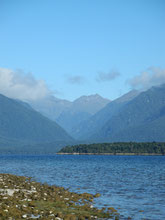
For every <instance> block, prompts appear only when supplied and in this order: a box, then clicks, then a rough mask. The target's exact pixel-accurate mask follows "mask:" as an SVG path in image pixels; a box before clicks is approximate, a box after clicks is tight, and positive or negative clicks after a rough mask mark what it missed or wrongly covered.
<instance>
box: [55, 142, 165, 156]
mask: <svg viewBox="0 0 165 220" xmlns="http://www.w3.org/2000/svg"><path fill="white" fill-rule="evenodd" d="M59 153H69V154H73V153H80V154H81V153H82V154H158V155H159V154H160V155H165V143H164V142H159V143H158V142H147V143H137V142H118V143H117V142H116V143H97V144H80V145H75V146H67V147H64V148H62V149H61V150H60V151H59Z"/></svg>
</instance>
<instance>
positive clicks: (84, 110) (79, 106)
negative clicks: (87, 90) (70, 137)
mask: <svg viewBox="0 0 165 220" xmlns="http://www.w3.org/2000/svg"><path fill="white" fill-rule="evenodd" d="M109 102H110V100H108V99H105V98H103V97H101V96H100V95H98V94H95V95H90V96H81V97H80V98H78V99H76V100H75V101H74V102H72V105H71V106H70V107H68V108H66V109H65V110H64V111H63V112H62V113H61V114H60V116H59V117H58V118H57V120H56V121H57V122H58V124H59V125H61V126H62V127H63V128H65V129H66V131H68V132H69V133H70V132H71V130H72V128H73V127H74V126H76V125H78V124H79V123H80V122H82V121H85V120H87V119H88V118H90V117H91V116H92V115H93V114H95V113H96V112H98V111H99V110H100V109H102V108H103V107H104V106H106V105H107V104H108V103H109Z"/></svg>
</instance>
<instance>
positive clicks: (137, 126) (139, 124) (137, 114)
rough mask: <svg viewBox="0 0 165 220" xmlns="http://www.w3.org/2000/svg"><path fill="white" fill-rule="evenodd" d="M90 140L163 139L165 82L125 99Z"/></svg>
mask: <svg viewBox="0 0 165 220" xmlns="http://www.w3.org/2000/svg"><path fill="white" fill-rule="evenodd" d="M90 139H92V140H97V141H105V142H106V141H113V142H114V141H165V84H164V85H162V86H159V87H152V88H151V89H149V90H147V91H145V92H142V93H140V94H139V95H138V96H137V97H135V98H134V99H133V100H131V101H129V102H127V103H126V105H124V106H123V108H122V111H119V112H118V113H117V114H115V115H113V117H111V118H110V119H109V120H108V121H107V122H106V123H105V124H104V125H103V126H102V127H100V129H98V130H97V131H96V132H95V134H93V135H92V136H91V137H90Z"/></svg>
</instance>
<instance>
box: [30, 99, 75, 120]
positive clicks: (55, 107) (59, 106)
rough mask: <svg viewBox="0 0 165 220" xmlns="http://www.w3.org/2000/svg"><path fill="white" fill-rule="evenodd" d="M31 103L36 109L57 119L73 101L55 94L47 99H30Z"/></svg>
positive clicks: (52, 118)
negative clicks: (59, 97) (57, 96)
mask: <svg viewBox="0 0 165 220" xmlns="http://www.w3.org/2000/svg"><path fill="white" fill-rule="evenodd" d="M29 104H30V105H31V106H32V107H33V108H34V109H35V110H36V111H38V112H40V113H42V114H43V115H44V116H46V117H48V118H49V119H51V120H53V121H55V120H56V119H57V118H58V117H59V115H60V114H61V113H62V112H63V111H64V110H65V109H66V108H68V107H70V106H71V105H72V102H70V101H67V100H65V99H58V98H56V97H54V96H49V97H48V98H45V99H41V100H37V101H30V102H29Z"/></svg>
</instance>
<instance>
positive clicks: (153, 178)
mask: <svg viewBox="0 0 165 220" xmlns="http://www.w3.org/2000/svg"><path fill="white" fill-rule="evenodd" d="M0 173H10V174H16V175H23V176H30V177H33V178H34V179H35V180H36V181H39V182H42V183H45V182H46V183H48V184H54V185H58V186H63V187H65V188H69V190H70V191H74V192H88V193H93V194H96V193H100V194H101V197H100V198H97V199H96V200H95V206H97V207H107V206H108V207H110V206H111V207H114V208H115V209H117V210H118V211H119V213H120V214H121V219H127V217H128V216H130V217H132V219H135V220H137V219H138V220H139V219H152V220H153V219H154V220H164V219H165V157H164V156H112V155H53V156H50V155H41V156H36V155H33V156H29V155H28V156H27V155H25V156H20V155H1V156H0Z"/></svg>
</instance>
